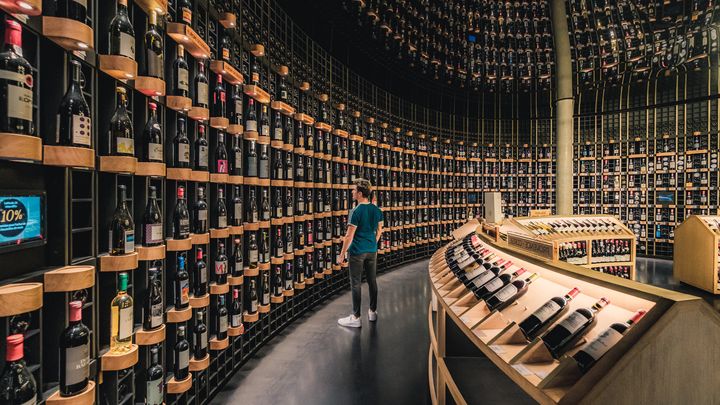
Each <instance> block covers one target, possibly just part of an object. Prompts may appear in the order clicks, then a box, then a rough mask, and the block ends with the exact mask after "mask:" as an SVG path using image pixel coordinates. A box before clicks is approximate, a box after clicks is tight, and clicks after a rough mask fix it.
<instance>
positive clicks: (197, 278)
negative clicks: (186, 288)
mask: <svg viewBox="0 0 720 405" xmlns="http://www.w3.org/2000/svg"><path fill="white" fill-rule="evenodd" d="M193 279H194V280H193V281H194V282H193V295H195V296H196V297H202V296H203V295H205V294H207V283H208V274H207V264H205V260H204V252H203V249H202V248H198V249H197V260H196V261H195V275H194V277H193Z"/></svg>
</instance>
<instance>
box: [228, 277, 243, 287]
mask: <svg viewBox="0 0 720 405" xmlns="http://www.w3.org/2000/svg"><path fill="white" fill-rule="evenodd" d="M244 279H245V277H244V276H243V275H242V274H241V275H239V276H237V277H233V276H230V275H228V284H230V285H243V282H244Z"/></svg>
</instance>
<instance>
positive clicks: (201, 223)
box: [192, 187, 208, 234]
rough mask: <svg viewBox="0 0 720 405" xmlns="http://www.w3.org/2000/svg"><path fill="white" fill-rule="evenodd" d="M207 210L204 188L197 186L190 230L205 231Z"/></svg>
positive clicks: (206, 227) (200, 232)
mask: <svg viewBox="0 0 720 405" xmlns="http://www.w3.org/2000/svg"><path fill="white" fill-rule="evenodd" d="M207 217H208V211H207V203H206V202H205V188H204V187H198V189H197V200H196V201H195V204H194V205H193V226H192V232H193V233H195V234H203V233H207V229H208V219H207Z"/></svg>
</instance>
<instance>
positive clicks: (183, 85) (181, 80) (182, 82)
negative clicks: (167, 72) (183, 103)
mask: <svg viewBox="0 0 720 405" xmlns="http://www.w3.org/2000/svg"><path fill="white" fill-rule="evenodd" d="M177 76H178V84H177V87H178V89H179V90H184V91H188V90H190V80H189V79H188V78H189V77H190V73H189V72H188V70H187V69H185V68H179V69H178V72H177Z"/></svg>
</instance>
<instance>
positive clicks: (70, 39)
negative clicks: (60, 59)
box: [42, 16, 95, 51]
mask: <svg viewBox="0 0 720 405" xmlns="http://www.w3.org/2000/svg"><path fill="white" fill-rule="evenodd" d="M42 32H43V35H44V36H45V37H47V38H48V39H50V40H51V41H53V42H55V43H56V44H58V45H60V46H61V47H63V48H65V49H67V50H68V51H88V50H93V49H95V41H94V40H93V38H94V35H93V29H92V28H90V27H89V26H88V25H86V24H83V23H81V22H80V21H76V20H73V19H70V18H61V17H50V16H43V18H42Z"/></svg>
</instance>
